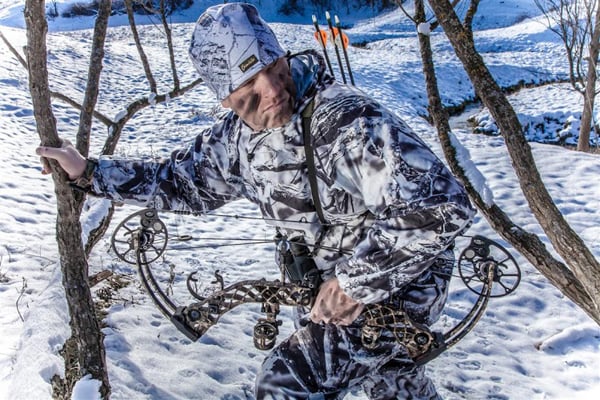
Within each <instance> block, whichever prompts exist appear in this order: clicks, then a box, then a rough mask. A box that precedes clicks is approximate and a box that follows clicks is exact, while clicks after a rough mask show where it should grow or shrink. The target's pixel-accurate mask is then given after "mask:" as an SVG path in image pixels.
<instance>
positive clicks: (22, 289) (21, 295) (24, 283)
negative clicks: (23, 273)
mask: <svg viewBox="0 0 600 400" xmlns="http://www.w3.org/2000/svg"><path fill="white" fill-rule="evenodd" d="M25 289H27V279H25V277H23V286H22V287H21V292H20V293H19V297H17V302H16V303H15V305H16V306H17V313H18V314H19V318H21V321H22V322H25V318H23V315H21V310H19V301H21V298H22V297H23V295H24V294H25Z"/></svg>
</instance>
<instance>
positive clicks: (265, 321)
mask: <svg viewBox="0 0 600 400" xmlns="http://www.w3.org/2000/svg"><path fill="white" fill-rule="evenodd" d="M189 239H191V237H188V236H183V237H182V236H180V237H179V240H189ZM277 240H284V241H285V240H286V238H285V237H283V238H281V237H278V238H277ZM167 242H168V232H167V227H166V225H165V224H164V223H163V221H162V220H161V219H160V218H159V217H158V213H157V211H156V210H154V209H145V210H142V211H138V212H136V213H134V214H131V215H130V216H129V217H127V218H126V219H125V220H123V221H122V222H121V223H120V224H119V225H118V226H117V228H116V229H115V231H114V233H113V235H112V238H111V246H112V248H113V250H114V251H115V253H116V255H117V256H118V257H119V258H120V259H121V260H123V261H125V262H127V263H130V264H136V265H137V268H138V272H139V275H140V278H141V281H142V283H143V285H144V287H145V288H146V290H147V292H148V294H149V295H150V297H151V298H152V300H153V302H154V303H155V304H156V306H157V307H158V308H159V309H160V311H161V312H162V313H163V314H164V315H165V316H166V317H167V318H168V319H169V320H170V321H171V322H172V323H173V324H174V325H175V326H176V327H177V328H178V329H179V330H180V331H181V332H182V333H183V334H185V335H186V336H187V337H188V338H190V339H191V340H193V341H196V340H198V339H199V338H200V337H202V335H204V334H205V333H206V331H207V330H208V329H209V328H210V327H211V326H213V325H215V324H216V323H217V322H218V321H219V318H220V317H221V316H223V315H224V314H225V313H227V312H228V311H230V310H232V309H233V308H235V307H237V306H239V305H242V304H247V303H259V304H261V305H262V308H261V311H262V312H264V314H265V317H264V318H260V319H259V320H258V321H257V323H256V325H255V327H254V331H253V336H254V345H255V346H256V347H257V348H258V349H261V350H268V349H271V348H272V347H273V346H274V345H275V341H276V337H277V334H278V333H279V328H278V327H279V326H280V324H281V323H280V321H278V320H277V316H278V314H279V311H280V306H303V307H310V305H311V304H312V301H313V299H314V295H315V292H316V291H315V288H314V287H310V285H306V284H304V283H303V282H286V278H285V274H283V273H282V278H281V280H266V279H259V280H242V281H239V282H236V283H233V284H231V285H229V286H225V284H224V280H223V277H222V276H221V275H220V274H219V271H215V273H214V277H215V281H214V282H212V283H216V284H217V285H218V289H217V290H216V291H214V292H212V293H211V294H210V295H208V296H204V295H201V294H200V293H198V291H197V290H196V289H195V285H194V283H195V282H197V278H196V273H195V272H194V273H191V274H190V275H189V276H188V278H187V288H188V291H189V292H190V294H191V295H192V296H193V297H194V298H195V299H196V300H197V301H196V302H193V303H191V304H188V305H178V304H175V302H174V301H172V300H171V299H170V298H169V296H168V295H167V293H165V291H163V290H162V289H161V287H160V286H159V283H158V281H157V280H156V278H155V276H154V274H153V273H152V270H151V263H152V262H154V261H156V260H157V259H158V258H159V257H161V256H162V255H163V253H164V252H165V249H166V246H167ZM457 267H458V272H459V275H460V278H461V279H462V281H463V282H464V284H465V285H466V286H467V287H468V288H469V290H471V291H472V292H474V293H475V294H477V295H478V298H477V300H476V301H475V303H474V305H473V307H472V308H471V310H470V311H469V312H468V313H467V315H466V316H465V317H464V318H463V319H462V320H461V321H460V323H458V324H457V325H456V326H454V327H453V328H452V329H450V330H448V331H447V332H444V333H442V332H438V331H431V330H430V329H429V328H428V327H426V326H424V325H421V324H418V323H416V322H414V321H412V320H411V319H410V318H409V316H408V315H407V314H406V313H405V312H404V311H402V309H401V307H399V305H398V304H369V305H367V306H365V309H364V311H363V313H362V315H361V316H362V318H363V320H364V323H363V328H362V341H363V345H364V346H366V347H368V348H369V347H371V348H372V347H375V346H377V341H378V338H379V337H380V335H381V333H382V331H383V330H388V331H389V332H391V333H392V334H393V336H394V337H395V339H396V340H397V341H398V342H399V343H401V344H403V345H404V346H406V348H407V350H408V353H409V355H410V356H411V357H412V358H413V360H414V361H415V362H416V363H417V364H425V363H426V362H428V361H430V360H432V359H434V358H435V357H437V356H438V355H440V354H441V353H442V352H444V351H445V350H446V349H448V348H450V347H451V346H454V345H455V344H456V343H458V342H459V341H460V340H461V339H462V338H463V337H464V336H465V335H466V334H467V333H469V332H470V331H471V330H472V329H473V327H474V326H475V324H476V323H477V322H478V321H479V319H480V318H481V317H482V315H483V313H484V311H485V309H486V307H487V304H488V301H489V299H490V298H493V297H501V296H506V295H508V294H510V293H512V292H513V291H514V290H515V289H516V288H517V286H518V284H519V282H520V279H521V271H520V269H519V266H518V264H517V262H516V260H515V259H514V258H513V256H512V255H511V254H510V253H509V252H508V251H507V250H506V249H505V248H504V247H502V246H501V245H499V244H498V243H496V242H494V241H492V240H490V239H487V238H485V237H483V236H473V237H472V238H471V242H470V243H469V245H468V246H467V247H466V248H465V249H464V250H463V251H462V252H461V254H460V256H459V257H458V259H457Z"/></svg>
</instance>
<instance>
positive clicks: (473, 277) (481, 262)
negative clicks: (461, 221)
mask: <svg viewBox="0 0 600 400" xmlns="http://www.w3.org/2000/svg"><path fill="white" fill-rule="evenodd" d="M491 268H493V269H494V272H493V280H492V282H489V278H488V277H489V273H490V269H491ZM458 272H459V274H460V278H461V279H462V281H463V282H464V284H465V285H466V286H467V287H468V288H469V290H471V291H472V292H474V293H476V294H478V295H481V294H482V293H483V292H484V290H483V289H484V287H485V286H487V285H490V284H491V285H492V292H491V295H490V297H502V296H506V295H508V294H510V293H512V292H513V291H514V290H515V289H516V288H517V286H519V282H521V269H520V268H519V265H518V264H517V261H516V260H515V259H514V257H513V256H512V255H511V254H510V253H509V252H508V251H507V250H506V249H505V248H504V247H502V246H501V245H499V244H498V243H496V242H494V241H492V240H489V239H487V238H485V237H483V236H474V237H473V238H472V240H471V243H470V244H469V246H467V248H465V249H464V250H463V252H462V253H461V254H460V256H459V258H458Z"/></svg>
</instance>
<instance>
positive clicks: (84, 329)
mask: <svg viewBox="0 0 600 400" xmlns="http://www.w3.org/2000/svg"><path fill="white" fill-rule="evenodd" d="M111 3H112V2H111V0H100V1H99V2H98V12H97V16H96V23H95V27H94V36H93V39H92V49H91V56H90V64H89V70H88V79H87V84H86V90H85V96H84V100H83V104H78V103H77V102H76V101H74V100H72V99H70V98H68V97H67V96H65V95H63V94H61V93H57V92H54V91H52V90H51V89H50V83H49V80H48V65H47V49H46V35H47V31H48V25H47V23H46V16H45V2H44V1H42V0H26V2H25V9H24V14H25V22H26V27H27V47H26V59H23V58H22V57H21V56H20V55H19V53H18V52H17V51H16V50H15V49H14V47H12V46H11V45H10V43H9V42H8V41H7V40H6V39H5V38H4V36H2V35H1V34H0V36H1V38H2V39H3V41H4V42H5V44H6V45H7V46H8V47H9V48H10V50H11V52H12V53H13V54H14V55H15V56H16V57H17V58H18V59H19V60H20V61H21V63H23V64H24V66H25V67H26V68H27V70H28V71H29V88H30V93H31V98H32V103H33V112H34V118H35V121H36V125H37V130H38V134H39V136H40V140H41V144H42V145H43V146H54V147H60V146H61V139H60V138H59V136H58V133H57V125H56V119H55V117H54V114H53V111H52V98H57V99H59V100H61V101H63V102H66V103H68V104H70V105H71V106H73V107H75V108H77V109H78V110H80V119H79V129H78V132H77V137H76V144H75V147H76V148H77V149H78V150H79V152H80V153H82V154H83V155H87V154H88V152H89V144H90V132H91V128H92V122H93V120H94V118H95V119H96V120H98V121H100V122H102V123H103V124H104V125H106V126H107V128H108V132H109V135H108V137H107V139H106V141H105V143H104V146H103V150H102V154H112V153H113V152H114V150H115V147H116V145H117V143H118V141H119V138H120V135H121V132H122V130H123V127H124V126H125V124H126V123H127V122H128V121H129V120H130V119H131V118H132V117H133V116H134V115H135V114H136V113H137V112H139V111H140V110H142V109H143V108H145V107H148V106H150V105H151V104H157V103H161V102H164V101H166V100H167V99H173V98H175V97H178V96H181V95H183V94H184V93H186V92H187V91H189V90H190V89H191V88H193V87H195V86H196V85H198V84H199V83H200V82H201V80H200V79H198V80H196V81H194V82H192V83H190V84H188V85H186V86H184V87H180V83H179V79H178V78H177V71H176V69H175V62H174V52H173V48H172V41H171V37H170V29H169V27H168V24H167V23H166V18H164V12H165V7H164V0H161V2H160V5H161V6H160V10H159V15H162V17H161V20H162V21H163V25H164V26H165V32H166V36H167V46H168V49H169V56H170V61H171V66H172V76H173V89H172V90H171V91H170V92H169V93H164V94H157V93H156V91H157V89H156V82H155V80H154V78H153V76H152V72H151V70H150V68H149V66H148V62H147V59H146V57H145V54H144V52H143V48H142V46H141V44H140V41H139V36H138V35H137V30H136V28H135V23H134V20H133V12H132V7H131V4H132V0H126V2H125V3H126V6H127V10H128V13H129V16H130V24H131V28H132V31H133V32H134V40H135V41H136V45H137V48H138V52H139V54H140V59H141V60H142V63H143V64H144V70H145V72H146V78H147V80H148V82H149V85H150V88H151V92H152V95H151V97H150V96H149V97H145V98H141V99H138V100H135V101H133V102H132V103H130V104H129V105H128V106H127V107H126V112H124V113H121V114H120V115H119V118H118V119H117V120H112V119H111V118H109V117H107V116H105V115H103V114H101V113H99V112H98V111H96V110H95V106H96V102H97V99H98V93H99V90H100V87H99V82H100V74H101V71H102V61H103V58H104V42H105V37H106V31H107V26H108V18H109V16H110V13H111ZM160 12H162V13H163V14H160ZM50 163H51V167H52V171H53V172H52V178H53V180H54V183H55V193H56V198H57V208H58V210H57V220H56V237H57V242H58V250H59V257H60V264H61V270H62V274H63V285H64V287H65V292H66V298H67V302H68V305H69V312H70V316H71V322H70V325H71V334H72V336H71V339H70V340H69V342H70V343H74V344H75V346H74V347H75V353H76V354H75V355H71V356H72V357H74V358H75V359H76V364H77V365H75V366H74V367H75V370H76V371H77V374H76V375H77V376H75V377H72V379H73V381H68V379H66V381H67V382H63V383H62V385H63V386H64V390H65V391H66V392H67V393H66V397H68V398H70V392H71V390H72V384H73V383H74V381H76V380H77V379H78V378H80V377H82V376H85V375H88V374H89V375H91V376H92V378H93V379H96V380H98V381H100V382H101V388H100V392H101V395H102V397H103V398H108V397H109V395H110V385H109V381H108V374H107V370H106V361H105V351H104V344H103V335H102V333H101V331H100V327H99V322H98V320H97V318H96V314H95V310H94V302H93V299H92V295H91V291H90V286H89V281H88V264H87V254H88V253H89V251H90V250H91V248H92V246H93V244H94V241H95V240H97V239H98V238H99V237H101V235H102V233H104V232H105V231H106V229H107V227H108V222H109V219H110V217H108V218H105V221H104V223H103V224H102V226H101V227H99V234H96V235H93V238H92V239H91V242H88V243H87V245H86V246H85V247H84V244H83V243H82V239H81V232H82V230H81V224H80V216H81V211H82V207H83V202H84V200H85V195H84V194H83V193H75V195H74V193H73V189H72V188H71V186H70V185H69V181H68V177H67V175H66V173H65V172H64V171H62V170H61V169H60V168H59V167H58V164H56V163H54V162H52V161H50ZM94 238H95V239H94ZM65 358H67V356H66V357H65ZM72 367H73V366H72ZM67 369H70V367H69V366H67ZM63 395H65V394H63Z"/></svg>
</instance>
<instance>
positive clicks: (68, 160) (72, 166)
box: [35, 140, 87, 180]
mask: <svg viewBox="0 0 600 400" xmlns="http://www.w3.org/2000/svg"><path fill="white" fill-rule="evenodd" d="M35 152H36V154H37V155H39V156H40V157H41V162H42V174H44V175H47V174H49V173H51V172H52V170H51V169H50V164H49V163H48V160H47V159H48V158H51V159H54V160H56V161H57V162H58V163H59V164H60V166H61V167H62V169H64V170H65V172H66V173H67V175H69V179H71V180H75V179H77V178H79V177H81V175H83V173H84V172H85V167H86V164H87V160H86V158H85V157H84V156H82V155H81V154H80V153H79V152H78V151H77V149H76V148H75V147H73V145H72V144H71V143H70V142H69V141H68V140H63V144H62V147H46V146H40V147H38V148H37V149H35Z"/></svg>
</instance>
